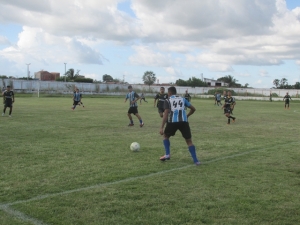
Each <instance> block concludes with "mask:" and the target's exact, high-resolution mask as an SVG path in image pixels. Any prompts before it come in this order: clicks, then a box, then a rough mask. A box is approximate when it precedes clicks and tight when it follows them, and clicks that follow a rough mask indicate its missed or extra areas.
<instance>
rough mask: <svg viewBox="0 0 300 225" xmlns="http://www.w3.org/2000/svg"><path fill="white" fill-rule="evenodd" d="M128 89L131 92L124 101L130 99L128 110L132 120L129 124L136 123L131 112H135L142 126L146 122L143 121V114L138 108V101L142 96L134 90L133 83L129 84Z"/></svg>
mask: <svg viewBox="0 0 300 225" xmlns="http://www.w3.org/2000/svg"><path fill="white" fill-rule="evenodd" d="M128 91H129V93H128V94H127V95H126V97H125V100H124V102H126V101H127V99H129V109H128V112H127V116H128V118H129V120H130V123H129V125H128V126H130V127H131V126H133V125H134V123H133V120H132V116H131V114H133V115H135V116H136V117H137V118H138V119H139V121H140V127H143V126H144V123H143V120H142V118H141V116H140V115H139V113H138V109H137V108H138V106H137V101H138V100H139V99H140V96H139V95H138V94H137V93H136V92H135V91H133V90H132V86H131V85H129V86H128Z"/></svg>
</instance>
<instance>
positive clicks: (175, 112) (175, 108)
mask: <svg viewBox="0 0 300 225" xmlns="http://www.w3.org/2000/svg"><path fill="white" fill-rule="evenodd" d="M189 106H191V103H189V102H188V101H187V100H186V99H185V98H183V97H181V96H177V95H172V96H171V97H170V98H169V99H166V100H165V107H164V108H165V110H166V109H169V115H168V123H177V122H188V118H187V114H186V111H185V110H184V108H185V107H189Z"/></svg>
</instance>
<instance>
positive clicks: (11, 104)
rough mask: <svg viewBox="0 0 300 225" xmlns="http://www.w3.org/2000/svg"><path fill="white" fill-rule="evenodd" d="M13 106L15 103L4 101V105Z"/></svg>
mask: <svg viewBox="0 0 300 225" xmlns="http://www.w3.org/2000/svg"><path fill="white" fill-rule="evenodd" d="M12 106H13V103H12V102H5V103H4V107H9V108H10V107H12Z"/></svg>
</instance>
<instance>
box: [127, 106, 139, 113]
mask: <svg viewBox="0 0 300 225" xmlns="http://www.w3.org/2000/svg"><path fill="white" fill-rule="evenodd" d="M137 113H139V112H138V109H137V107H130V108H129V109H128V114H133V115H135V114H137Z"/></svg>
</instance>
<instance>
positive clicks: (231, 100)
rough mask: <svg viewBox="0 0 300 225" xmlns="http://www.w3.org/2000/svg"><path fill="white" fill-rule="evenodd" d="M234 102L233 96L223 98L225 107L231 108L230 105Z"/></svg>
mask: <svg viewBox="0 0 300 225" xmlns="http://www.w3.org/2000/svg"><path fill="white" fill-rule="evenodd" d="M234 103H235V99H234V97H232V96H231V97H228V96H226V98H225V108H231V106H232V105H233V104H234Z"/></svg>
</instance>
